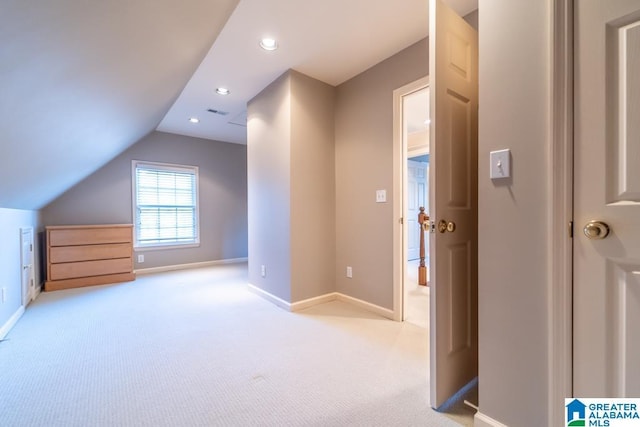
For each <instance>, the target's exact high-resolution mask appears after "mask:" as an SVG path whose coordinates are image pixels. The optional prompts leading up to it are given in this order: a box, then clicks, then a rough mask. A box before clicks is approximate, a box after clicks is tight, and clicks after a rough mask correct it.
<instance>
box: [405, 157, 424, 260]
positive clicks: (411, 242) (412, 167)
mask: <svg viewBox="0 0 640 427" xmlns="http://www.w3.org/2000/svg"><path fill="white" fill-rule="evenodd" d="M426 172H427V167H426V163H422V162H416V161H413V160H407V214H406V218H407V233H408V234H407V260H408V261H411V260H414V259H418V258H420V232H421V230H420V224H419V223H418V214H419V213H420V207H424V208H425V209H426V208H428V206H426V204H425V202H426V194H427V191H426V185H427V178H426ZM425 212H426V213H429V212H428V211H427V210H425ZM427 246H428V245H426V244H425V253H427V252H426V247H427Z"/></svg>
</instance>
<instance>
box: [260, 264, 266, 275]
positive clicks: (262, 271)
mask: <svg viewBox="0 0 640 427" xmlns="http://www.w3.org/2000/svg"><path fill="white" fill-rule="evenodd" d="M260 275H261V276H262V277H267V267H265V266H264V265H263V266H261V267H260Z"/></svg>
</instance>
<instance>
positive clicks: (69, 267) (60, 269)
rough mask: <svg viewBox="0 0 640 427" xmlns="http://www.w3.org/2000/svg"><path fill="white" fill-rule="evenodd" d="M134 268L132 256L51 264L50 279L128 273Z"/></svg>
mask: <svg viewBox="0 0 640 427" xmlns="http://www.w3.org/2000/svg"><path fill="white" fill-rule="evenodd" d="M132 270H133V262H132V260H131V258H118V259H104V260H99V261H81V262H67V263H62V264H51V265H50V266H49V280H63V279H72V278H76V277H89V276H100V275H104V274H116V273H127V272H131V271H132Z"/></svg>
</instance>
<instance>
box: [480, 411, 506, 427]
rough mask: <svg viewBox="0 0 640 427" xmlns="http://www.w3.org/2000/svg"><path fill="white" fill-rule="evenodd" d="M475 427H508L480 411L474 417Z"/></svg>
mask: <svg viewBox="0 0 640 427" xmlns="http://www.w3.org/2000/svg"><path fill="white" fill-rule="evenodd" d="M473 425H474V427H507V426H506V425H504V424H502V423H501V422H499V421H496V420H494V419H493V418H491V417H488V416H486V415H484V414H482V413H480V411H478V412H476V415H475V416H474V417H473Z"/></svg>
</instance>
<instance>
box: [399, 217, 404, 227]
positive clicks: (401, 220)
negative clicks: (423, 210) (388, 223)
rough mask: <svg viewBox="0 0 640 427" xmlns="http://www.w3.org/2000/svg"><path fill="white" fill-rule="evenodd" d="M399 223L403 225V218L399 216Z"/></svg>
mask: <svg viewBox="0 0 640 427" xmlns="http://www.w3.org/2000/svg"><path fill="white" fill-rule="evenodd" d="M400 225H404V218H403V217H400Z"/></svg>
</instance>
